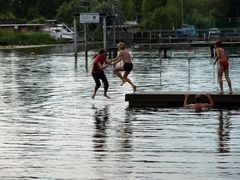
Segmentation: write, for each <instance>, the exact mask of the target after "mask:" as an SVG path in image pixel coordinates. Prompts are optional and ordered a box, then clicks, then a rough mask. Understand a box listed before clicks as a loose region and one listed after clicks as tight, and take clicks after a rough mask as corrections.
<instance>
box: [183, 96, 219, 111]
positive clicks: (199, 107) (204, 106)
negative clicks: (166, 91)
mask: <svg viewBox="0 0 240 180" xmlns="http://www.w3.org/2000/svg"><path fill="white" fill-rule="evenodd" d="M189 96H190V94H185V99H184V107H185V108H193V109H195V110H196V111H197V112H201V111H204V110H210V109H212V108H213V107H214V101H213V99H212V97H211V96H210V94H208V93H207V94H204V95H202V94H197V95H196V96H195V98H194V102H195V103H192V104H191V103H188V99H189ZM203 96H206V97H207V98H208V101H209V103H205V102H204V103H203V102H202V101H203V100H202V99H203Z"/></svg>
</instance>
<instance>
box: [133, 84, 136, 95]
mask: <svg viewBox="0 0 240 180" xmlns="http://www.w3.org/2000/svg"><path fill="white" fill-rule="evenodd" d="M136 90H137V86H135V85H134V86H133V92H134V93H135V92H136Z"/></svg>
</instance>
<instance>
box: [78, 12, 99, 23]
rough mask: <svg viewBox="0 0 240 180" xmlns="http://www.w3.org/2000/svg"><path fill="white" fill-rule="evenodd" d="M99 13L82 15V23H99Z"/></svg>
mask: <svg viewBox="0 0 240 180" xmlns="http://www.w3.org/2000/svg"><path fill="white" fill-rule="evenodd" d="M99 19H100V18H99V13H80V23H99V22H100V20H99Z"/></svg>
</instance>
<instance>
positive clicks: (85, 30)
mask: <svg viewBox="0 0 240 180" xmlns="http://www.w3.org/2000/svg"><path fill="white" fill-rule="evenodd" d="M84 49H85V67H86V69H87V68H88V52H87V24H86V23H84Z"/></svg>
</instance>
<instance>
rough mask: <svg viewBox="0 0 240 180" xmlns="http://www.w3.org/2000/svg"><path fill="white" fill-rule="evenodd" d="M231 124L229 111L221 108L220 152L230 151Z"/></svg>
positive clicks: (219, 128)
mask: <svg viewBox="0 0 240 180" xmlns="http://www.w3.org/2000/svg"><path fill="white" fill-rule="evenodd" d="M230 126H231V122H230V119H229V111H225V112H223V111H222V110H220V115H219V127H218V140H219V142H218V152H219V153H229V151H230V147H229V141H230Z"/></svg>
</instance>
